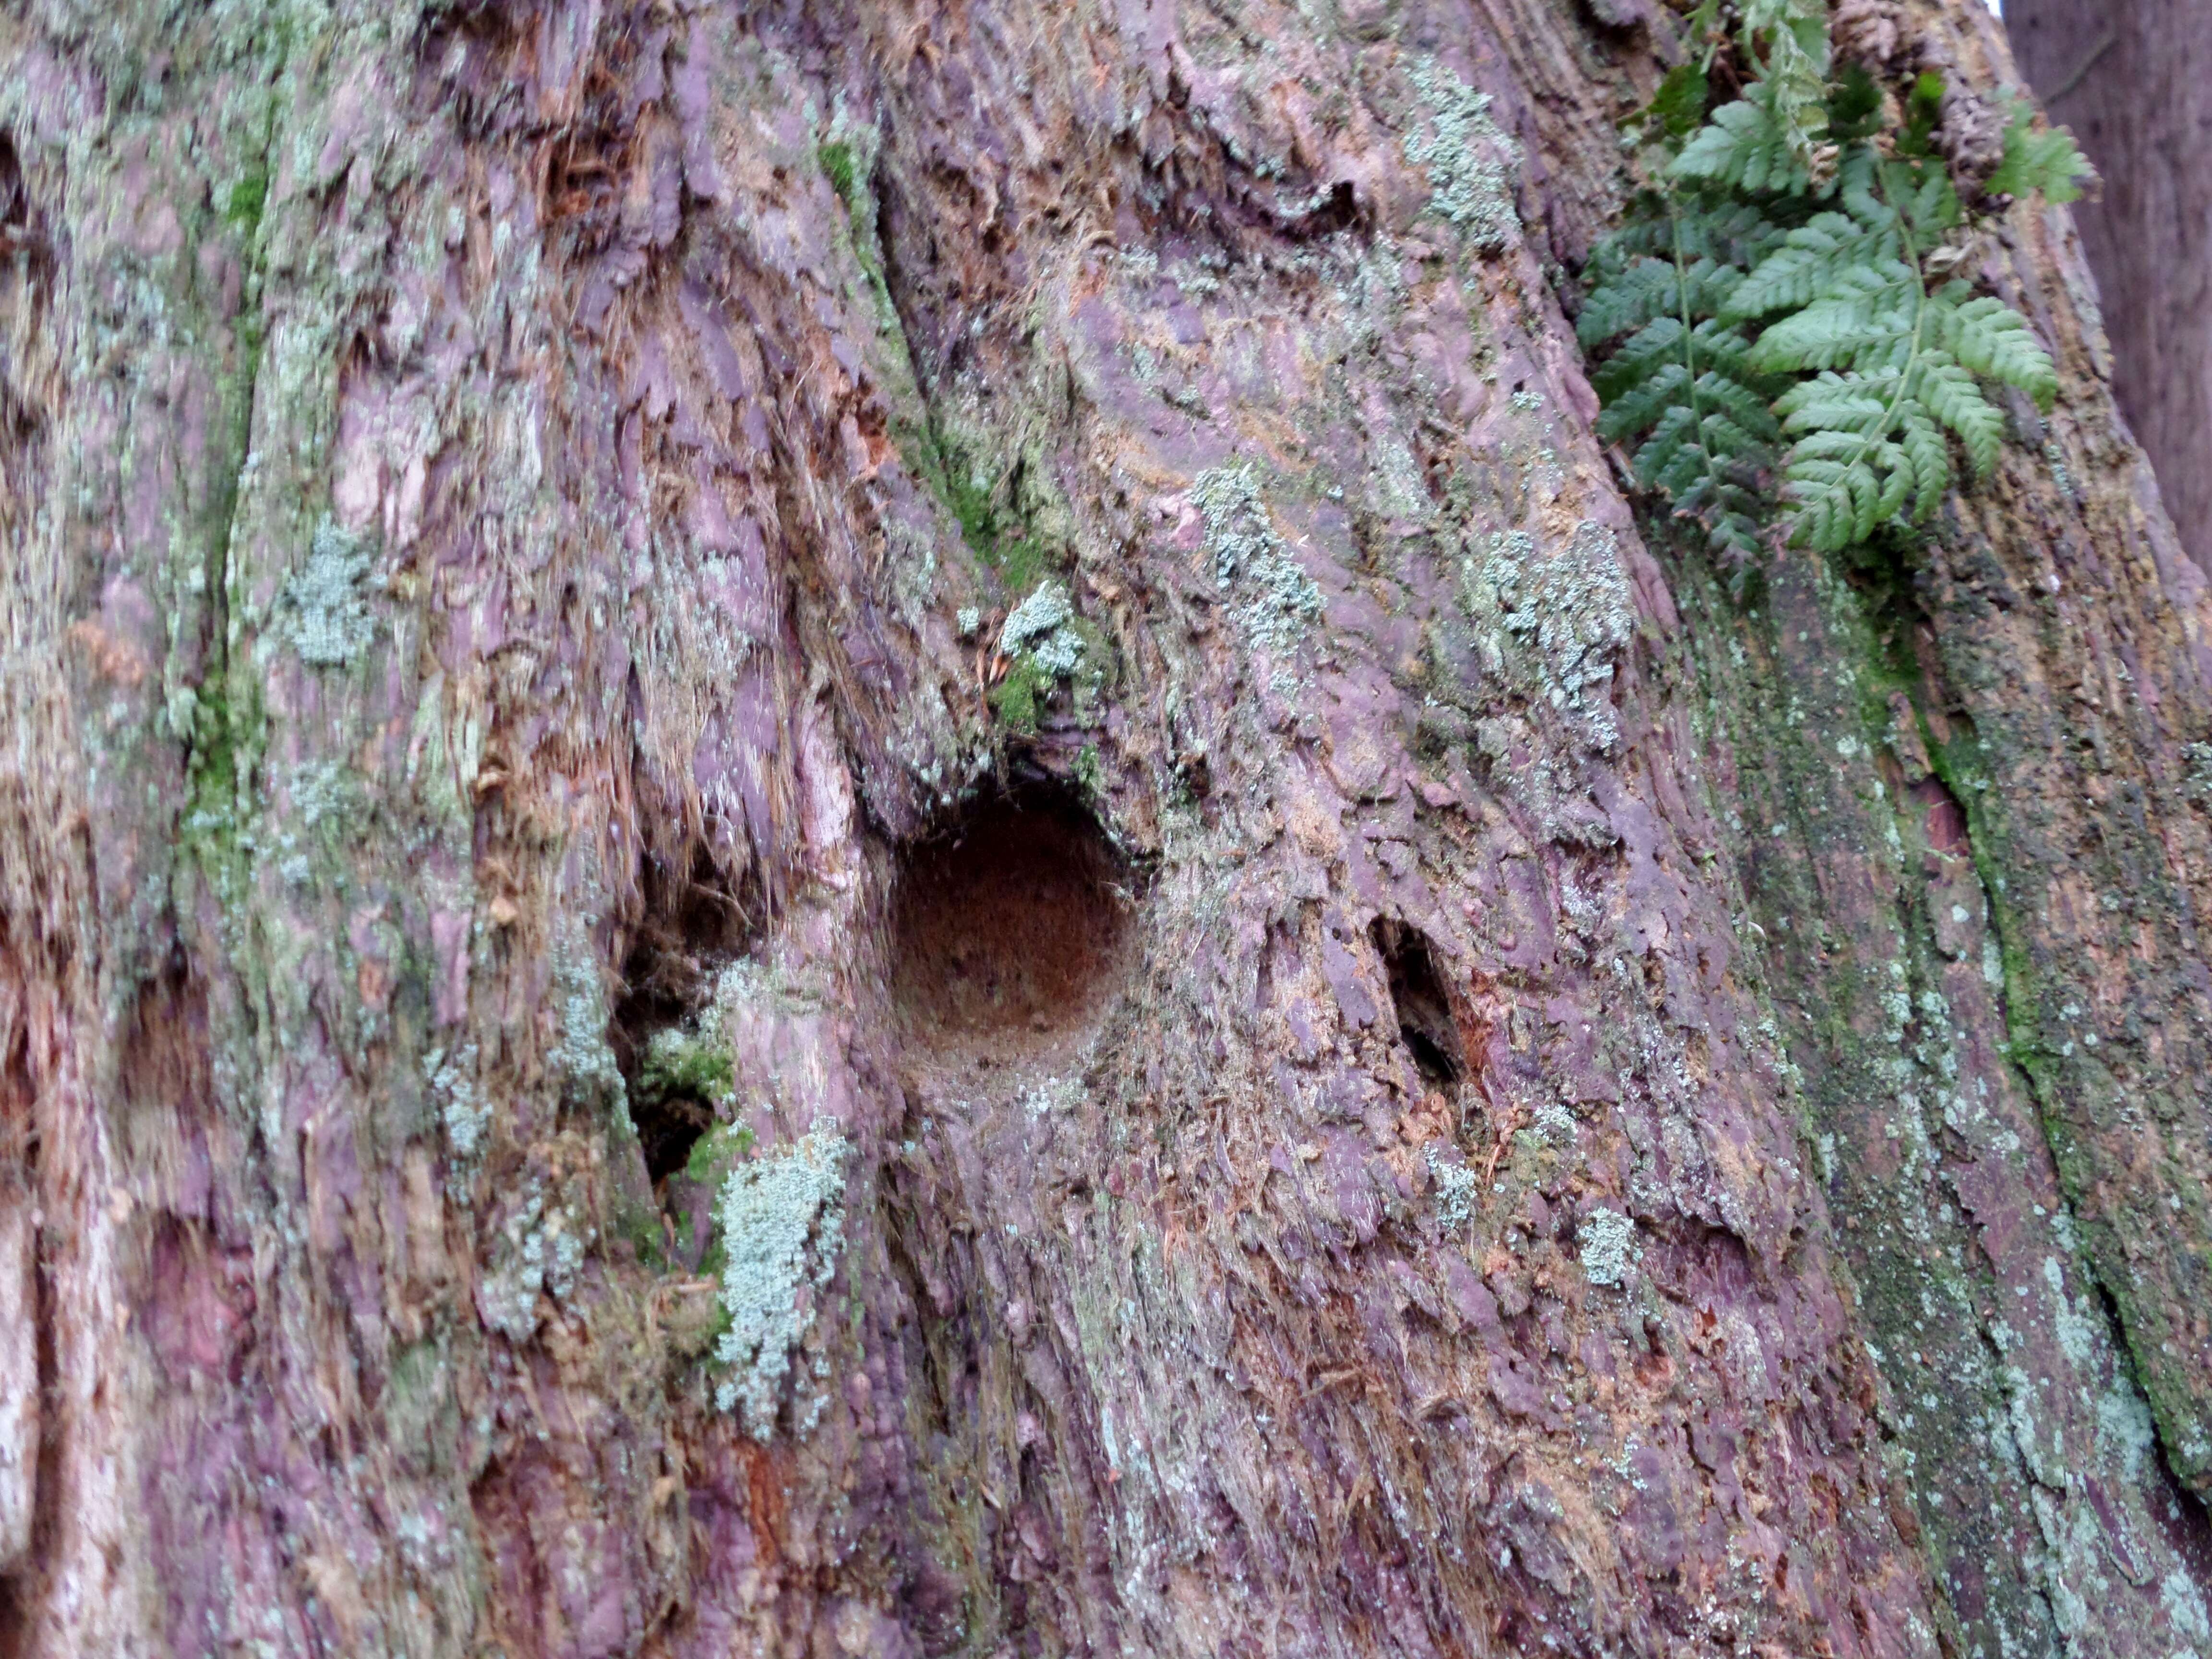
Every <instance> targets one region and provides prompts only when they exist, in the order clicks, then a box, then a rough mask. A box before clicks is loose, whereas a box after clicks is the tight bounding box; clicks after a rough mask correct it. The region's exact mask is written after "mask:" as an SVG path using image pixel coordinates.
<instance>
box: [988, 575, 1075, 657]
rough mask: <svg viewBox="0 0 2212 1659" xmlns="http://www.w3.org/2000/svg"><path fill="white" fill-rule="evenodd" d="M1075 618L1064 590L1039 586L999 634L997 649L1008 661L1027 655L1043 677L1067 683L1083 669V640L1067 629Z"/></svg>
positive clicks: (1044, 584)
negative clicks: (1041, 672) (1065, 680)
mask: <svg viewBox="0 0 2212 1659" xmlns="http://www.w3.org/2000/svg"><path fill="white" fill-rule="evenodd" d="M1074 616H1075V607H1074V606H1073V605H1070V604H1069V603H1068V599H1067V592H1066V589H1065V588H1063V587H1061V586H1060V584H1059V583H1058V582H1056V581H1049V580H1048V581H1044V582H1041V583H1039V584H1038V585H1037V590H1036V592H1034V593H1032V594H1030V596H1029V598H1027V599H1024V600H1023V601H1022V602H1021V603H1020V604H1019V605H1016V606H1015V607H1014V611H1013V614H1012V616H1010V617H1007V618H1006V626H1005V627H1004V628H1001V629H1000V630H999V649H1000V652H1001V653H1004V654H1005V655H1006V656H1009V657H1012V656H1016V655H1018V654H1021V653H1027V654H1028V655H1029V657H1030V659H1031V660H1032V661H1034V662H1035V663H1036V665H1037V666H1038V667H1039V668H1040V669H1042V671H1044V672H1045V673H1047V674H1049V675H1051V676H1053V677H1054V678H1056V679H1066V678H1069V677H1070V676H1071V675H1073V673H1074V672H1075V671H1076V670H1077V669H1078V668H1079V667H1081V666H1082V665H1083V638H1082V636H1081V635H1079V634H1078V633H1077V632H1076V631H1075V630H1074V629H1073V628H1071V627H1070V626H1069V625H1068V624H1069V623H1071V622H1072V621H1073V619H1074Z"/></svg>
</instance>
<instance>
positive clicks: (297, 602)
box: [284, 516, 376, 668]
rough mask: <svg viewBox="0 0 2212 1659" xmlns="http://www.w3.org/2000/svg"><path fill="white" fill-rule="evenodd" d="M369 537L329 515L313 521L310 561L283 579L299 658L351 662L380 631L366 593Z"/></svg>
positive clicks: (323, 664) (330, 664)
mask: <svg viewBox="0 0 2212 1659" xmlns="http://www.w3.org/2000/svg"><path fill="white" fill-rule="evenodd" d="M369 563H370V545H369V543H368V538H366V537H362V536H358V535H356V534H355V533H354V532H351V531H349V530H345V529H343V528H341V527H340V526H339V525H338V524H337V520H333V519H331V518H329V517H327V516H326V517H325V519H324V520H323V521H322V522H321V523H320V524H319V525H317V526H315V534H314V538H313V541H312V542H311V543H310V544H308V549H307V562H306V563H305V564H303V565H301V567H300V568H299V569H297V570H295V571H294V572H293V573H292V575H291V577H290V579H289V580H287V581H286V582H285V584H284V603H285V605H286V607H287V611H288V615H287V617H286V619H285V620H286V631H287V633H288V634H289V637H290V639H291V641H292V645H293V647H294V649H295V650H297V651H298V652H299V653H300V659H301V661H303V662H306V663H308V664H311V665H313V666H314V667H317V668H337V667H340V666H343V665H344V664H346V663H349V662H351V661H352V660H353V659H355V658H356V657H357V656H359V655H360V654H361V653H362V651H364V650H366V649H367V648H368V642H369V641H370V640H372V639H374V637H375V635H376V619H375V618H374V617H372V616H371V615H370V614H369V611H368V605H366V604H365V603H363V601H362V586H363V585H364V584H365V583H366V582H367V581H368V569H369Z"/></svg>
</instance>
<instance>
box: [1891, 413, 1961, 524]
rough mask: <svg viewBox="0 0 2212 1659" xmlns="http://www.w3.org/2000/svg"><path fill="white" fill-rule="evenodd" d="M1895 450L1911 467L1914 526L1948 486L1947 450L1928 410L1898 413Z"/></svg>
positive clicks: (1949, 483)
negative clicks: (1901, 451) (1897, 449)
mask: <svg viewBox="0 0 2212 1659" xmlns="http://www.w3.org/2000/svg"><path fill="white" fill-rule="evenodd" d="M1898 447H1899V448H1900V449H1902V450H1903V451H1904V452H1905V459H1906V460H1907V461H1909V462H1910V463H1911V465H1912V476H1913V484H1912V517H1913V520H1914V522H1916V523H1917V522H1920V521H1921V520H1925V519H1926V518H1927V517H1928V516H1929V514H1930V513H1934V512H1935V511H1936V507H1938V506H1940V505H1942V500H1943V492H1944V491H1945V490H1947V489H1949V488H1950V487H1951V447H1950V446H1949V445H1948V444H1947V443H1945V442H1944V441H1943V435H1942V432H1940V431H1938V430H1937V429H1936V422H1934V421H1933V420H1931V419H1929V414H1928V410H1926V409H1924V408H1923V407H1922V406H1921V405H1920V404H1906V405H1905V408H1904V409H1903V410H1900V411H1899V426H1898Z"/></svg>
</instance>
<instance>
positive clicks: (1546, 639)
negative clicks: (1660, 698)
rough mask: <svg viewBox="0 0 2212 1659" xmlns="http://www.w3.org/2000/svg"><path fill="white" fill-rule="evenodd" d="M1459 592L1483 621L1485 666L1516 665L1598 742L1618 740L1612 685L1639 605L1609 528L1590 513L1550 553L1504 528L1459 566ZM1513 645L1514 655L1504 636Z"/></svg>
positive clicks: (1603, 745) (1536, 691) (1533, 687)
mask: <svg viewBox="0 0 2212 1659" xmlns="http://www.w3.org/2000/svg"><path fill="white" fill-rule="evenodd" d="M1461 600H1462V604H1463V605H1464V606H1465V608H1466V611H1467V613H1468V618H1469V620H1471V621H1472V622H1474V623H1475V624H1476V625H1477V626H1478V627H1480V628H1482V629H1484V630H1485V633H1486V638H1485V640H1484V645H1485V654H1486V657H1487V658H1488V659H1490V660H1489V663H1488V666H1490V667H1492V669H1493V670H1494V671H1505V670H1507V669H1508V668H1509V666H1510V667H1511V668H1514V669H1516V670H1517V671H1518V672H1517V677H1518V678H1522V679H1523V680H1524V681H1525V682H1526V683H1527V684H1528V688H1529V690H1530V691H1531V692H1532V694H1533V695H1534V696H1536V697H1537V698H1538V699H1539V700H1541V701H1542V702H1547V703H1549V704H1550V705H1551V706H1552V707H1553V708H1557V709H1559V710H1560V711H1562V712H1563V713H1565V714H1571V715H1573V716H1575V717H1577V720H1578V721H1579V723H1580V724H1581V726H1583V730H1584V732H1586V733H1587V734H1588V735H1589V738H1590V739H1591V740H1592V741H1593V742H1594V743H1595V744H1596V745H1597V747H1598V748H1599V749H1601V750H1609V749H1611V748H1612V747H1613V745H1614V744H1616V743H1618V742H1619V741H1620V721H1619V720H1618V719H1617V717H1616V716H1615V714H1614V713H1613V700H1612V697H1611V696H1610V692H1611V690H1612V686H1613V667H1614V664H1615V662H1616V661H1617V659H1619V657H1620V653H1622V652H1623V651H1624V650H1626V647H1627V646H1628V642H1629V641H1630V640H1632V638H1633V637H1634V636H1635V633H1636V605H1635V600H1634V597H1633V595H1632V593H1631V592H1630V589H1629V586H1628V577H1627V574H1626V572H1625V571H1624V570H1623V569H1622V568H1621V562H1620V544H1619V542H1618V540H1617V538H1615V537H1614V535H1613V532H1612V531H1610V530H1608V529H1607V528H1606V527H1605V526H1602V525H1601V524H1598V523H1597V522H1595V520H1589V519H1585V520H1583V521H1582V523H1580V524H1579V525H1577V526H1575V532H1574V534H1573V535H1572V536H1571V538H1569V539H1568V542H1567V544H1566V545H1565V547H1563V548H1558V549H1555V550H1552V551H1550V552H1548V553H1547V552H1544V551H1542V550H1540V549H1539V547H1538V545H1537V542H1536V538H1534V536H1532V535H1530V534H1529V533H1528V532H1526V531H1522V530H1513V531H1502V532H1498V533H1497V534H1495V535H1493V536H1492V537H1491V538H1490V542H1489V545H1488V547H1487V548H1486V550H1485V551H1484V553H1483V555H1482V556H1480V558H1477V557H1473V556H1470V557H1468V558H1467V559H1465V560H1464V561H1462V565H1461ZM1509 639H1510V641H1511V642H1512V643H1513V644H1514V645H1516V646H1517V647H1519V648H1518V649H1516V650H1514V651H1512V652H1511V653H1510V657H1511V658H1512V659H1515V660H1513V661H1511V662H1510V663H1509V653H1508V650H1507V643H1508V640H1509Z"/></svg>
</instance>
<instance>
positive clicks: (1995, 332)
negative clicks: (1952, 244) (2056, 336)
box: [1929, 283, 2058, 409]
mask: <svg viewBox="0 0 2212 1659" xmlns="http://www.w3.org/2000/svg"><path fill="white" fill-rule="evenodd" d="M1966 292H1967V289H1966V284H1965V283H1950V284H1948V286H1946V287H1945V288H1944V289H1942V291H1941V292H1940V293H1938V294H1936V295H1930V296H1929V305H1930V307H1931V308H1932V310H1933V312H1934V313H1935V318H1936V343H1937V344H1939V345H1940V346H1942V348H1943V349H1945V350H1947V351H1948V352H1949V353H1950V354H1951V355H1952V356H1954V357H1956V358H1957V359H1958V360H1959V362H1961V363H1963V364H1964V365H1965V366H1966V368H1970V369H1972V371H1973V372H1974V373H1975V374H1978V375H1980V376H1981V377H1982V378H1983V379H1984V380H1997V381H2001V382H2002V383H2003V384H2004V385H2006V386H2013V387H2015V388H2017V389H2018V390H2020V391H2021V392H2026V393H2027V395H2028V396H2029V397H2031V398H2034V399H2035V403H2036V406H2037V407H2038V408H2039V409H2049V408H2050V407H2051V399H2052V398H2056V397H2057V395H2058V371H2057V369H2056V368H2053V367H2051V354H2050V353H2049V352H2047V351H2045V349H2043V348H2042V346H2041V345H2039V344H2038V343H2037V342H2036V338H2035V337H2034V336H2033V334H2030V333H2029V332H2028V331H2027V318H2025V317H2023V316H2021V314H2020V313H2018V312H2017V311H2015V310H2014V309H2013V308H2012V307H2010V306H2008V305H2007V304H2006V303H2005V302H2004V301H2002V300H1996V299H1991V298H1990V297H1989V296H1988V295H1983V296H1982V297H1980V298H1978V299H1966V297H1965V295H1966Z"/></svg>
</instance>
